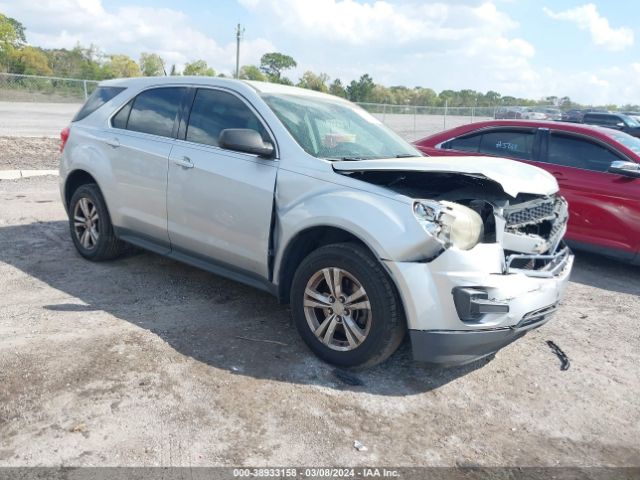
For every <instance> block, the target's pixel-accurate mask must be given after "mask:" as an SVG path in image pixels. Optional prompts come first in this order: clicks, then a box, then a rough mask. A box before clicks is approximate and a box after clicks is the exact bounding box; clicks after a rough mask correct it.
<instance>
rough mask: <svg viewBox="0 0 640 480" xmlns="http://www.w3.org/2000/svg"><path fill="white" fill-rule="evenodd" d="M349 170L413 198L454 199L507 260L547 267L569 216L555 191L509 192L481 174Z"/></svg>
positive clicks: (522, 266)
mask: <svg viewBox="0 0 640 480" xmlns="http://www.w3.org/2000/svg"><path fill="white" fill-rule="evenodd" d="M348 175H349V176H350V177H352V178H355V179H359V180H362V181H365V182H368V183H372V184H375V185H379V186H383V187H386V188H389V189H391V190H393V191H395V192H397V193H400V194H402V195H405V196H407V197H410V198H415V199H430V200H436V201H448V202H455V203H458V204H461V205H464V206H466V207H468V208H470V209H472V210H474V211H475V212H476V213H477V214H478V215H480V217H481V218H482V222H483V226H484V231H483V234H482V238H481V240H480V241H481V242H482V243H494V242H498V243H500V244H501V245H502V246H503V248H504V250H505V257H506V258H507V262H508V265H510V266H511V267H512V268H519V269H527V270H531V269H540V268H546V267H547V266H548V264H549V263H550V261H551V260H552V258H551V257H554V256H555V255H556V254H557V252H558V251H559V250H562V249H561V248H559V247H560V246H561V240H562V237H563V235H564V233H565V231H566V225H567V220H568V207H567V202H566V201H565V200H564V199H563V198H562V197H561V196H559V195H555V194H554V195H546V196H545V195H534V194H528V193H519V194H518V195H517V196H516V197H512V196H511V195H508V194H507V193H505V191H504V190H503V188H502V186H501V185H500V184H499V183H497V182H495V181H493V180H490V179H488V178H486V177H484V176H482V175H474V174H462V173H457V172H456V173H445V172H414V171H411V172H402V171H372V170H368V171H354V172H349V173H348Z"/></svg>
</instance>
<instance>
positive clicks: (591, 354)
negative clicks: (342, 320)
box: [0, 177, 640, 466]
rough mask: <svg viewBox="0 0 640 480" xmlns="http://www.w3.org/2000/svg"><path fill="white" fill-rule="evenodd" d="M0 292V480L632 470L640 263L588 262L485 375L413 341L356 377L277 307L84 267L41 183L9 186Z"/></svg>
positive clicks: (178, 280)
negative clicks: (313, 471) (311, 345)
mask: <svg viewBox="0 0 640 480" xmlns="http://www.w3.org/2000/svg"><path fill="white" fill-rule="evenodd" d="M0 292H2V294H3V295H2V302H1V303H0V386H1V388H0V465H2V466H10V465H11V466H20V465H32V466H33V465H54V466H55V465H67V466H69V465H85V466H86V465H94V466H95V465H111V466H113V465H123V466H125V465H126V466H134V465H135V466H150V465H156V466H170V465H171V466H197V465H339V466H340V465H371V464H375V465H393V466H400V465H404V466H414V465H449V466H452V465H465V466H468V465H485V466H492V465H496V466H497V465H511V466H515V465H517V466H556V465H565V466H569V465H579V466H584V465H609V466H623V465H627V466H628V465H635V466H638V465H640V446H639V443H638V438H640V403H639V402H638V399H637V397H638V392H639V391H640V373H639V369H638V365H639V364H640V348H638V343H639V341H640V326H639V324H638V311H639V310H640V300H639V298H638V296H637V295H638V293H639V292H640V269H638V268H637V267H636V268H632V267H629V266H626V265H622V264H618V263H615V262H612V261H609V260H606V259H603V258H599V257H596V256H590V255H583V254H581V255H578V258H577V261H576V267H575V271H574V274H573V277H572V283H571V285H570V287H569V290H568V297H567V299H566V300H565V302H564V305H563V306H562V308H561V310H560V312H559V313H558V314H557V316H556V317H555V318H554V319H553V320H552V321H551V322H549V323H548V324H547V325H545V326H544V327H542V328H541V329H539V330H536V331H534V332H532V333H531V334H529V335H527V336H526V337H524V338H523V339H521V340H520V341H518V342H516V343H515V344H513V345H511V346H509V347H508V348H506V349H505V350H503V351H501V352H499V353H498V355H497V356H496V357H495V358H494V359H493V360H491V361H482V362H479V363H476V364H473V365H469V366H466V367H461V368H454V369H439V368H434V367H429V366H425V365H421V364H416V363H413V362H412V361H411V358H410V351H409V348H408V345H407V344H406V343H405V344H404V345H403V347H401V350H400V351H399V352H398V353H397V354H396V355H394V356H393V357H392V358H391V359H390V360H389V361H388V362H386V363H385V364H383V365H381V366H378V367H376V368H374V369H371V370H367V371H359V372H352V373H350V375H351V377H347V378H346V379H345V378H344V376H336V372H335V370H334V369H333V368H332V367H330V366H328V365H326V364H323V363H322V362H320V361H318V360H317V359H316V358H315V357H314V356H313V355H312V354H311V353H310V352H309V351H308V350H307V349H306V348H305V347H304V345H303V343H302V341H301V340H300V339H299V338H298V336H297V334H296V333H295V331H294V328H293V326H292V324H291V321H290V319H289V312H288V310H287V308H285V307H283V306H280V305H278V304H277V302H276V301H275V299H273V298H272V297H270V296H268V295H267V294H264V293H261V292H258V291H255V290H253V289H251V288H249V287H245V286H243V285H240V284H237V283H234V282H232V281H229V280H225V279H223V278H220V277H217V276H214V275H211V274H208V273H205V272H202V271H199V270H196V269H193V268H190V267H187V266H184V265H181V264H178V263H176V262H174V261H171V260H168V259H165V258H162V257H159V256H156V255H153V254H149V253H137V254H131V255H130V256H128V257H126V258H123V259H120V260H117V261H114V262H109V263H100V264H95V263H90V262H87V261H85V260H83V259H81V258H80V257H79V256H78V255H77V254H76V253H75V251H74V249H73V247H72V244H71V241H70V240H69V238H68V229H67V224H66V222H65V214H64V210H63V208H62V205H61V204H60V201H59V197H58V190H57V179H56V178H53V177H41V178H31V179H22V180H16V181H0ZM546 340H554V341H555V342H556V343H557V344H558V345H559V346H560V347H562V348H563V349H564V351H565V352H566V353H567V355H568V356H569V358H570V359H571V362H572V364H571V368H570V369H569V370H567V371H560V368H559V361H558V359H557V358H556V357H555V356H554V355H553V353H552V352H551V351H550V350H549V348H548V347H547V345H546V344H545V341H546ZM264 341H271V342H274V343H266V342H264ZM276 342H277V343H276ZM341 378H342V379H341ZM345 380H346V381H345ZM351 383H357V384H359V385H352V384H351ZM355 440H358V441H360V442H362V443H363V444H364V445H366V446H367V447H368V451H366V452H359V451H356V450H355V449H354V448H353V442H354V441H355Z"/></svg>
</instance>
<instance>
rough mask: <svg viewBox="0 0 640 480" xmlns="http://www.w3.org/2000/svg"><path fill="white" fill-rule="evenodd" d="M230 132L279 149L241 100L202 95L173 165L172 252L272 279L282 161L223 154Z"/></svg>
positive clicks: (220, 93)
mask: <svg viewBox="0 0 640 480" xmlns="http://www.w3.org/2000/svg"><path fill="white" fill-rule="evenodd" d="M226 128H251V129H254V130H256V131H258V132H259V133H260V134H261V135H262V136H263V138H264V139H265V140H267V141H270V142H273V140H272V139H271V137H270V136H269V134H268V133H267V130H266V129H265V127H264V126H263V123H262V122H261V121H260V119H259V118H258V116H257V115H256V113H255V112H254V111H253V110H252V109H251V108H250V106H249V105H247V104H246V103H245V101H244V100H242V99H241V98H239V97H238V96H236V95H235V94H233V93H230V92H228V91H224V90H219V89H211V88H200V89H198V90H197V91H196V93H195V97H194V101H193V105H192V108H191V112H190V115H189V117H188V122H187V128H186V132H185V134H184V139H183V140H176V141H175V144H174V147H173V149H172V150H171V155H170V157H169V177H168V190H167V212H168V230H169V238H170V241H171V248H172V250H173V251H174V252H175V253H177V254H187V255H189V256H193V257H199V258H202V259H203V260H204V261H212V262H214V263H216V264H219V265H220V266H222V267H230V266H231V267H233V268H236V269H240V270H242V271H243V273H246V274H250V275H253V276H256V277H259V278H262V279H266V278H268V255H269V237H270V235H269V234H270V230H271V215H272V209H273V197H274V189H275V182H276V174H277V166H278V161H277V160H275V159H266V158H260V157H258V156H256V155H251V154H246V153H240V152H234V151H230V150H226V149H223V148H220V147H219V146H218V136H219V135H220V132H221V131H222V130H224V129H226Z"/></svg>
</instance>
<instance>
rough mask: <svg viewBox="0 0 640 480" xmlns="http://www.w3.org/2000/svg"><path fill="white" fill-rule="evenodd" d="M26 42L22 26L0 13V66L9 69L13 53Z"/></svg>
mask: <svg viewBox="0 0 640 480" xmlns="http://www.w3.org/2000/svg"><path fill="white" fill-rule="evenodd" d="M25 42H26V38H25V36H24V27H23V26H22V24H21V23H20V22H18V21H17V20H15V19H13V18H11V17H7V16H6V15H3V14H2V13H0V67H1V68H3V69H7V70H8V69H10V68H11V66H10V63H11V62H12V61H13V59H14V58H13V55H14V53H15V51H16V50H17V49H19V48H20V47H22V46H23V45H24V44H25Z"/></svg>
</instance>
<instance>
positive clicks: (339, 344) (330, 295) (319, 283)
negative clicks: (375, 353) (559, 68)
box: [303, 267, 372, 351]
mask: <svg viewBox="0 0 640 480" xmlns="http://www.w3.org/2000/svg"><path fill="white" fill-rule="evenodd" d="M303 305H304V314H305V317H306V320H307V324H308V325H309V328H310V329H311V331H312V332H313V333H314V335H315V336H316V337H317V339H318V340H319V341H320V342H322V343H323V344H324V345H326V346H327V347H329V348H331V349H332V350H339V351H349V350H354V349H356V348H358V347H359V346H360V345H361V344H362V343H363V342H364V341H365V339H366V338H367V335H368V334H369V330H370V329H371V319H372V315H371V313H372V312H371V304H370V303H369V297H368V296H367V292H366V291H365V289H364V288H363V286H362V284H361V283H360V282H359V281H358V280H357V279H356V278H355V277H354V276H353V275H352V274H351V273H349V272H348V271H346V270H344V269H341V268H336V267H331V268H323V269H322V270H319V271H317V272H316V273H315V274H313V275H312V276H311V278H310V279H309V281H308V282H307V286H306V288H305V294H304V302H303Z"/></svg>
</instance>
